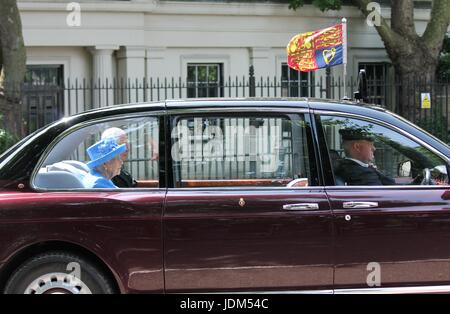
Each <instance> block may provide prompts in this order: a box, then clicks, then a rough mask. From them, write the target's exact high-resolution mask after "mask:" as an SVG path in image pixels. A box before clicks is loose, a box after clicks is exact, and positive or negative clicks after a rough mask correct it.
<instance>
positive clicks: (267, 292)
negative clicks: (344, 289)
mask: <svg viewBox="0 0 450 314" xmlns="http://www.w3.org/2000/svg"><path fill="white" fill-rule="evenodd" d="M194 293H195V292H194ZM333 293H334V292H333V290H298V291H296V290H291V291H243V292H239V291H233V292H228V291H224V292H208V293H205V294H333ZM169 294H170V292H169Z"/></svg>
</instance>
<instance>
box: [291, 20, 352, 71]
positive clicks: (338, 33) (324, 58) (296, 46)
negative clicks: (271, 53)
mask: <svg viewBox="0 0 450 314" xmlns="http://www.w3.org/2000/svg"><path fill="white" fill-rule="evenodd" d="M344 49H346V47H345V43H344V32H343V25H342V24H337V25H335V26H332V27H328V28H324V29H321V30H318V31H314V32H307V33H301V34H298V35H296V36H294V37H293V38H292V39H291V41H290V42H289V44H288V45H287V55H288V65H289V67H291V68H293V69H295V70H298V71H302V72H308V71H313V70H317V69H320V68H325V67H331V66H334V65H338V64H342V63H344Z"/></svg>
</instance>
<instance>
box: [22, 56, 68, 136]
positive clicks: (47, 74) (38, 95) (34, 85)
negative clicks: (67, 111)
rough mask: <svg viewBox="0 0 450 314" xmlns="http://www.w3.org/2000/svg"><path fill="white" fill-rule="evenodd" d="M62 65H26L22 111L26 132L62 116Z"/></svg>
mask: <svg viewBox="0 0 450 314" xmlns="http://www.w3.org/2000/svg"><path fill="white" fill-rule="evenodd" d="M63 78H64V67H63V66H62V65H51V64H50V65H49V64H45V65H27V72H26V74H25V84H24V88H23V112H24V118H25V123H26V130H27V133H31V132H34V131H35V130H37V129H39V128H41V127H43V126H45V125H47V124H49V123H51V122H53V121H56V120H58V119H60V118H62V117H63V115H64V87H63V86H64V83H63Z"/></svg>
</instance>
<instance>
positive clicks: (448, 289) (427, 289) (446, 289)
mask: <svg viewBox="0 0 450 314" xmlns="http://www.w3.org/2000/svg"><path fill="white" fill-rule="evenodd" d="M169 293H170V292H169ZM419 293H450V286H423V287H392V288H381V287H377V288H361V289H335V290H330V289H328V290H291V291H246V292H236V291H232V292H227V291H224V292H209V293H206V294H419Z"/></svg>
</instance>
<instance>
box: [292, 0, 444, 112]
mask: <svg viewBox="0 0 450 314" xmlns="http://www.w3.org/2000/svg"><path fill="white" fill-rule="evenodd" d="M347 2H349V3H351V4H353V5H355V6H356V7H357V8H358V9H359V10H360V11H361V12H362V13H363V15H364V16H365V17H368V16H369V14H370V13H372V11H370V7H369V8H368V4H369V3H370V2H371V0H351V1H342V0H313V4H314V5H316V6H317V7H319V8H320V9H321V10H322V11H326V10H339V9H340V8H341V6H342V5H343V4H345V3H347ZM303 4H304V0H289V7H290V8H292V9H294V10H295V9H297V8H298V7H300V6H302V5H303ZM449 23H450V1H448V0H433V1H432V8H431V17H430V21H429V22H428V24H427V26H426V29H425V32H424V33H423V34H422V35H419V34H417V31H416V28H415V24H414V1H413V0H391V25H388V23H387V21H386V20H385V19H384V18H383V17H381V23H380V24H379V25H378V26H375V27H376V30H377V32H378V34H379V35H380V37H381V39H382V41H383V43H384V45H385V47H386V51H387V53H388V55H389V58H390V59H391V61H392V64H393V66H394V69H395V74H396V77H397V79H398V80H399V82H400V84H401V85H402V86H404V87H405V86H408V85H409V83H408V82H411V81H412V80H414V79H417V78H419V77H420V78H424V79H425V80H427V81H428V80H434V79H435V78H436V72H437V67H438V64H439V57H440V52H441V50H442V45H443V41H444V37H445V34H446V32H447V29H448V26H449ZM410 92H411V91H409V90H408V89H407V88H402V91H401V93H402V95H401V99H402V100H404V99H406V97H408V94H410ZM404 103H405V102H404V101H400V103H399V108H398V109H399V112H400V113H402V107H401V106H400V105H402V104H404Z"/></svg>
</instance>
